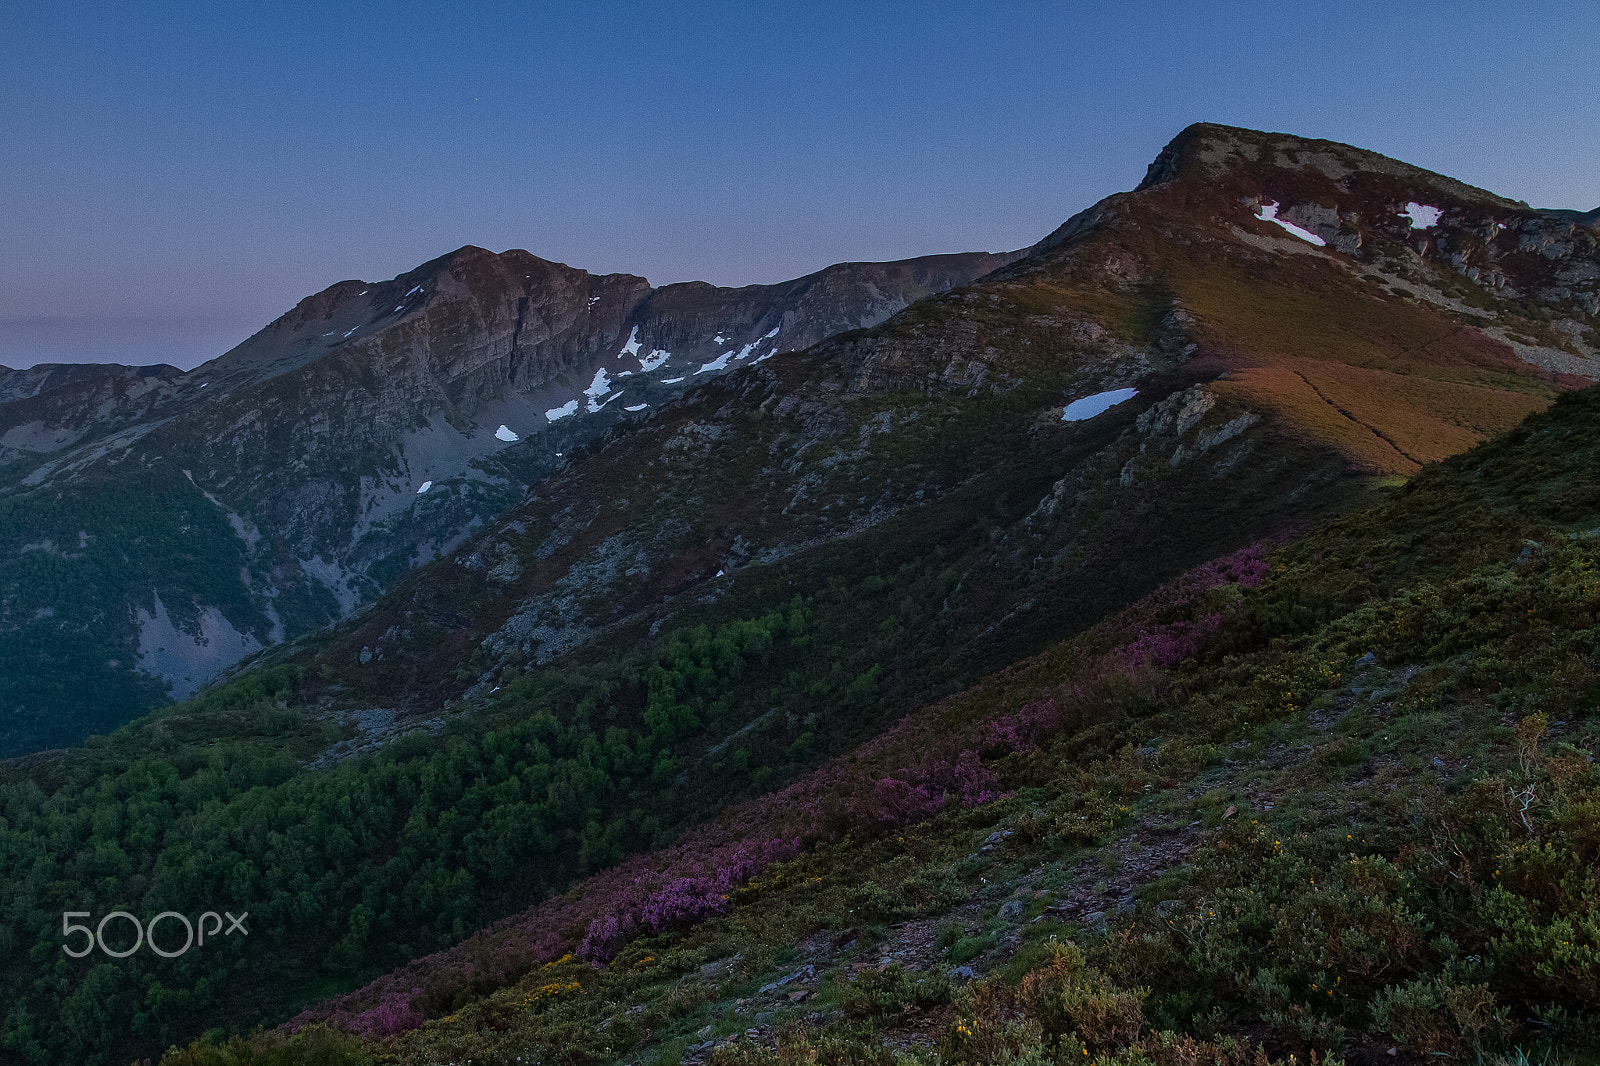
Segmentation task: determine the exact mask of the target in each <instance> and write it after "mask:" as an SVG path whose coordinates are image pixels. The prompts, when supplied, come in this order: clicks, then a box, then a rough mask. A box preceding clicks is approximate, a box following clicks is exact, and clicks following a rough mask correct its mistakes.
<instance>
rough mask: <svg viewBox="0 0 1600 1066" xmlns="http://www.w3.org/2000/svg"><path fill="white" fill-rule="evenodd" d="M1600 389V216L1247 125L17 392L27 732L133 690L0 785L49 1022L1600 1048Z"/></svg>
mask: <svg viewBox="0 0 1600 1066" xmlns="http://www.w3.org/2000/svg"><path fill="white" fill-rule="evenodd" d="M1596 379H1600V233H1597V231H1596V229H1595V225H1594V216H1593V213H1592V212H1591V213H1589V214H1583V213H1580V212H1576V211H1554V210H1538V209H1534V208H1530V207H1529V206H1528V205H1526V204H1523V203H1519V202H1516V201H1512V200H1508V199H1505V198H1503V197H1500V196H1497V195H1495V194H1493V193H1491V192H1487V191H1484V190H1481V189H1476V188H1473V187H1470V186H1468V185H1465V184H1463V183H1461V182H1459V181H1456V180H1454V179H1451V178H1448V177H1445V176H1442V175H1438V174H1433V173H1430V172H1428V171H1425V170H1422V169H1419V168H1416V167H1412V166H1409V165H1407V164H1405V163H1402V162H1398V161H1396V160H1393V159H1388V158H1386V157H1383V156H1380V155H1377V154H1374V153H1372V152H1368V151H1364V150H1361V149H1359V148H1353V147H1350V146H1347V145H1341V144H1336V143H1332V142H1328V141H1319V140H1310V139H1305V138H1300V137H1295V136H1289V135H1283V134H1272V133H1262V132H1257V131H1252V130H1244V129H1236V128H1231V127H1224V126H1215V125H1197V126H1192V127H1190V128H1189V129H1187V130H1185V131H1183V132H1182V133H1181V134H1180V135H1179V136H1178V137H1177V138H1176V139H1175V140H1173V141H1172V143H1171V144H1169V145H1168V146H1167V147H1166V148H1165V149H1164V150H1163V151H1162V152H1161V153H1160V155H1159V156H1158V157H1157V158H1156V159H1155V161H1154V162H1153V163H1152V164H1151V165H1150V167H1149V170H1148V172H1147V174H1146V175H1145V177H1144V179H1143V180H1142V181H1141V182H1139V183H1138V184H1137V186H1136V187H1135V188H1132V189H1131V190H1129V191H1127V192H1123V193H1119V194H1116V195H1114V196H1111V197H1108V198H1107V199H1105V200H1103V201H1101V202H1100V203H1098V204H1095V205H1093V206H1092V207H1089V208H1088V209H1086V210H1083V211H1081V212H1079V213H1078V214H1076V215H1073V216H1072V217H1071V218H1069V219H1068V220H1067V221H1066V222H1065V223H1064V224H1063V225H1062V226H1061V227H1060V228H1058V229H1057V230H1056V231H1054V232H1053V233H1051V234H1048V235H1044V236H1043V237H1042V239H1041V240H1040V241H1039V242H1038V243H1037V244H1035V245H1033V246H1032V247H1030V248H1028V249H1025V250H1023V251H1022V252H1019V253H1015V254H1011V255H1004V256H987V255H970V256H949V257H932V258H928V259H919V260H908V261H905V262H902V263H893V264H847V265H843V266H839V267H834V268H829V270H826V271H822V272H821V273H819V274H815V275H811V276H809V277H807V278H802V279H799V280H797V281H794V282H789V283H786V284H784V285H778V286H757V287H749V288H744V289H716V288H712V287H710V286H704V285H697V284H689V285H673V286H666V287H663V288H660V289H652V288H651V287H650V286H649V285H648V283H647V282H645V281H644V280H643V279H640V278H634V277H630V276H625V275H611V276H606V277H595V276H591V275H588V274H585V273H583V272H582V271H578V270H574V269H571V268H568V267H565V266H561V265H559V264H553V263H548V262H545V261H543V260H539V259H537V258H535V257H533V256H531V255H528V254H527V253H523V252H508V253H505V254H502V255H494V254H491V253H488V252H484V251H482V250H479V249H472V248H468V249H462V250H461V251H459V252H456V253H452V254H451V255H449V256H446V257H444V258H442V259H439V260H436V261H434V262H432V263H429V264H426V265H424V266H423V267H420V268H418V269H417V270H416V271H413V272H412V273H410V274H407V275H403V276H402V277H400V278H397V279H395V280H394V281H392V282H385V283H381V284H367V283H364V282H344V283H341V284H339V285H336V286H334V287H332V288H330V289H328V290H326V291H325V292H323V293H320V294H318V295H317V296H315V297H311V298H310V299H308V300H306V301H304V302H303V303H302V304H301V305H299V306H298V307H297V308H296V309H295V310H294V311H292V312H291V313H290V314H288V315H286V316H284V317H283V318H282V319H280V320H278V321H277V322H275V323H273V324H272V325H271V326H269V327H268V328H267V329H266V330H264V331H263V332H262V333H260V334H258V335H257V336H256V337H254V338H252V339H251V340H250V341H247V342H246V343H245V344H243V345H241V346H240V347H239V348H238V349H235V350H234V351H233V352H230V353H228V354H227V355H225V356H223V357H222V358H220V359H218V360H216V361H215V362H213V363H210V364H206V365H205V366H202V367H200V368H198V369H197V370H194V371H191V372H189V373H187V374H177V373H174V372H172V371H171V370H170V368H164V367H155V368H140V369H137V370H135V369H130V368H112V369H107V368H87V369H82V370H74V371H70V372H69V371H67V370H66V369H64V368H39V369H36V370H34V371H28V372H25V373H24V374H21V375H14V376H11V377H7V378H5V379H4V381H3V388H4V390H5V391H4V395H5V396H7V397H9V399H7V400H6V404H5V406H4V407H0V411H3V412H5V415H4V417H6V418H7V419H10V420H11V421H9V422H7V423H6V425H7V426H8V427H9V428H7V429H6V430H5V433H6V436H5V437H4V440H5V442H6V447H7V448H8V449H9V450H8V451H7V452H6V453H5V455H6V458H5V462H6V464H7V465H6V467H5V470H6V479H7V480H6V481H5V484H4V488H3V489H0V532H3V535H4V538H5V539H4V545H6V548H5V551H6V552H7V553H8V554H6V555H4V556H3V558H0V566H3V568H4V569H3V570H0V573H3V575H4V581H5V582H6V583H5V585H4V588H3V593H4V595H5V597H6V599H5V601H4V614H3V616H0V617H3V622H4V625H5V626H7V627H8V628H7V631H6V632H7V640H6V642H5V644H4V652H3V654H4V656H5V659H4V661H3V662H0V680H3V684H4V686H5V688H4V693H5V699H6V700H8V701H9V702H8V704H7V707H8V709H7V710H6V712H5V713H6V714H8V715H9V716H10V717H9V718H7V719H6V721H7V722H8V723H9V724H8V726H7V728H8V729H10V730H11V732H10V734H9V736H10V737H11V739H10V741H9V743H10V745H11V749H12V750H14V751H20V750H22V749H23V748H25V747H28V746H37V744H39V743H41V742H45V741H59V740H61V739H72V738H73V737H75V736H77V735H78V733H81V732H82V731H85V730H90V729H100V730H106V732H105V734H104V735H96V736H92V737H90V738H89V739H88V740H87V742H86V743H85V744H84V745H83V746H82V747H78V748H73V749H70V750H66V751H46V752H35V753H33V754H31V755H27V756H25V757H23V758H18V759H13V760H11V761H9V762H7V763H4V764H0V816H3V817H0V856H4V858H5V862H4V863H3V864H0V884H3V893H0V900H3V901H4V907H5V910H4V912H3V913H4V917H5V921H6V922H7V923H8V924H7V925H6V926H5V927H4V929H3V930H0V932H3V933H4V936H5V939H4V940H0V946H5V947H6V948H7V953H6V954H4V955H0V982H3V984H0V987H3V990H4V992H5V995H4V997H3V1002H5V1004H6V1008H5V1010H6V1014H5V1017H4V1028H0V1039H3V1040H4V1041H8V1042H9V1043H4V1044H0V1047H4V1048H6V1049H8V1050H9V1049H11V1048H17V1049H22V1050H21V1051H20V1052H19V1053H23V1054H25V1055H27V1056H31V1057H30V1058H27V1059H26V1061H38V1062H47V1061H74V1062H113V1061H126V1060H128V1059H130V1058H136V1057H138V1056H141V1055H143V1056H159V1055H160V1054H161V1051H162V1049H163V1048H168V1047H171V1050H169V1051H168V1053H167V1056H166V1058H164V1059H162V1061H163V1062H164V1063H166V1064H167V1066H177V1064H179V1063H189V1064H200V1063H204V1064H211V1063H222V1062H230V1063H233V1062H259V1063H266V1062H292V1061H305V1062H313V1061H335V1060H342V1061H352V1062H377V1061H399V1062H405V1063H418V1064H421V1063H437V1062H462V1061H475V1062H516V1061H571V1062H608V1061H645V1060H649V1061H662V1062H679V1061H681V1062H693V1063H700V1062H709V1063H717V1064H719V1066H723V1064H730V1063H735V1062H741V1063H742V1062H749V1063H763V1064H766V1063H773V1064H776V1063H780V1062H811V1061H850V1062H890V1061H897V1060H896V1059H895V1058H894V1057H895V1056H896V1055H899V1056H904V1057H907V1058H909V1059H910V1060H911V1061H916V1062H930V1063H931V1062H934V1061H939V1062H962V1063H967V1062H970V1063H986V1062H999V1061H1018V1062H1020V1061H1031V1062H1043V1061H1055V1062H1061V1061H1068V1060H1070V1061H1074V1062H1076V1061H1079V1060H1080V1059H1082V1060H1083V1061H1085V1062H1088V1061H1091V1060H1092V1061H1095V1062H1106V1063H1110V1062H1115V1063H1118V1064H1126V1066H1136V1064H1139V1066H1142V1064H1145V1063H1160V1064H1163V1066H1167V1064H1171V1066H1178V1064H1180V1063H1184V1064H1186V1063H1196V1062H1202V1061H1204V1062H1215V1063H1227V1064H1230V1066H1232V1064H1235V1063H1236V1064H1238V1066H1247V1064H1253V1066H1261V1064H1263V1063H1267V1062H1278V1063H1282V1064H1285V1066H1290V1064H1294V1063H1298V1062H1302V1061H1306V1060H1308V1059H1309V1060H1310V1061H1316V1062H1323V1061H1331V1060H1330V1056H1339V1055H1344V1054H1348V1055H1349V1056H1350V1057H1351V1058H1352V1059H1355V1060H1358V1061H1364V1062H1365V1061H1382V1062H1389V1061H1395V1060H1397V1059H1402V1058H1403V1061H1406V1062H1418V1063H1420V1062H1424V1061H1433V1058H1432V1057H1433V1056H1452V1057H1460V1056H1465V1055H1469V1054H1475V1053H1477V1052H1479V1051H1482V1049H1484V1048H1486V1047H1490V1046H1491V1045H1492V1044H1493V1041H1496V1040H1500V1041H1504V1040H1521V1039H1524V1037H1528V1038H1529V1039H1531V1038H1532V1037H1530V1036H1528V1034H1540V1033H1543V1034H1547V1035H1548V1036H1549V1039H1551V1040H1558V1041H1561V1042H1562V1043H1561V1046H1563V1047H1567V1046H1573V1047H1576V1046H1578V1045H1579V1044H1581V1042H1582V1041H1584V1040H1587V1039H1590V1038H1592V1037H1593V1036H1594V1034H1595V1033H1596V1032H1600V1030H1597V1029H1596V1028H1595V1026H1596V1021H1595V1018H1596V1014H1595V1011H1596V1010H1597V1009H1600V998H1597V991H1596V988H1597V986H1596V984H1595V981H1594V965H1595V963H1594V960H1595V955H1594V950H1595V945H1594V943H1593V941H1594V937H1593V935H1592V934H1593V930H1594V928H1595V924H1594V923H1595V921H1596V902H1595V898H1594V893H1593V892H1592V884H1593V881H1594V869H1593V867H1594V863H1595V848H1594V839H1593V832H1592V824H1591V823H1592V821H1593V819H1592V812H1593V809H1594V804H1595V803H1596V802H1597V799H1596V797H1597V795H1600V792H1597V789H1600V777H1597V776H1596V771H1595V770H1594V769H1593V751H1594V749H1595V747H1596V745H1597V744H1600V734H1597V732H1596V729H1595V725H1594V722H1593V714H1594V709H1593V708H1594V699H1595V695H1596V691H1597V690H1596V686H1595V683H1594V678H1595V676H1596V672H1597V671H1600V663H1596V662H1595V660H1594V653H1593V620H1594V611H1595V609H1596V608H1597V607H1600V599H1597V597H1600V591H1597V586H1596V584H1595V582H1594V579H1593V575H1592V564H1593V559H1592V558H1591V555H1592V548H1593V544H1594V531H1595V530H1596V529H1597V528H1600V496H1597V495H1596V492H1595V490H1594V482H1593V478H1592V477H1590V476H1588V474H1587V471H1588V470H1589V469H1590V467H1591V466H1592V462H1593V456H1594V455H1595V454H1596V450H1597V449H1600V442H1597V434H1596V425H1597V424H1600V423H1597V422H1596V421H1595V417H1594V415H1595V411H1594V408H1595V405H1596V402H1597V401H1596V399H1595V396H1596V394H1595V392H1594V390H1593V389H1592V388H1591V387H1590V386H1591V385H1592V383H1593V382H1595V381H1596ZM91 397H93V398H92V399H91ZM241 659H243V660H244V661H243V662H242V664H241V665H239V666H236V667H235V668H234V669H233V670H232V671H230V672H228V673H227V674H225V675H224V676H221V677H220V678H218V679H217V680H215V681H214V682H213V683H210V684H207V685H205V686H204V687H200V688H198V689H194V687H195V686H198V685H201V683H202V682H203V681H204V679H205V678H207V677H212V676H213V675H215V674H216V673H217V672H218V671H220V670H222V668H224V667H225V666H227V665H228V664H230V663H235V662H237V661H239V660H241ZM191 689H194V691H192V692H191V691H190V690H191ZM108 693H109V694H108ZM175 694H181V695H186V696H187V698H186V699H184V700H183V701H182V702H180V703H177V704H175V705H170V706H164V707H160V708H159V709H157V710H155V711H153V712H152V713H143V714H141V713H140V712H142V711H144V710H146V709H148V708H152V707H156V706H157V705H158V704H160V703H162V702H163V701H165V700H167V699H168V698H169V697H171V696H173V695H175ZM63 708H67V709H69V710H70V711H71V713H66V712H64V711H63ZM136 715H137V716H136ZM129 719H131V720H129ZM74 730H77V731H78V733H75V732H73V731H74ZM1586 812H1587V813H1586ZM195 899H204V900H207V901H210V903H211V905H212V906H213V907H215V908H216V909H217V910H219V911H220V910H222V909H224V908H226V907H232V908H233V909H234V911H238V910H248V911H249V912H250V914H251V916H252V918H251V920H252V922H253V923H254V924H253V926H252V934H251V938H250V939H249V940H248V941H245V940H243V939H239V940H234V941H228V942H226V943H224V944H221V945H220V946H218V945H213V947H214V948H215V950H211V949H209V948H208V952H207V953H205V954H196V955H194V956H192V957H190V958H188V959H186V960H185V961H184V963H183V966H184V967H186V968H182V969H180V968H163V967H164V965H165V964H164V962H163V961H162V960H161V959H158V958H155V957H153V956H152V957H146V956H143V955H136V956H130V957H129V959H127V960H125V961H124V963H123V965H121V966H119V967H109V966H96V965H94V960H86V961H84V962H81V963H80V962H77V961H75V960H69V959H65V958H63V957H58V956H57V955H56V953H55V952H54V944H55V943H56V942H57V940H53V939H51V938H52V937H54V936H56V933H57V931H58V925H57V924H56V923H58V922H59V920H60V915H59V913H58V912H59V911H60V906H59V905H58V904H59V903H60V902H61V901H62V900H71V901H72V902H73V904H74V905H76V906H80V907H83V908H86V909H91V912H92V913H94V914H96V915H99V914H103V913H106V912H109V911H111V910H116V909H122V910H127V911H129V912H130V913H137V914H147V913H148V914H157V913H160V912H162V911H163V910H166V909H181V908H182V907H183V906H184V905H185V901H192V900H195ZM36 942H37V943H40V944H43V945H44V948H42V949H39V950H37V951H35V952H34V955H40V951H43V952H45V953H47V954H48V955H49V957H50V958H51V959H53V960H55V961H54V964H53V965H54V967H55V968H54V970H53V971H50V972H49V973H45V972H44V971H43V970H41V968H40V967H39V966H38V965H35V960H34V959H33V957H32V956H29V955H28V954H27V952H25V951H20V950H18V951H12V950H10V946H11V945H27V944H32V943H36ZM260 945H267V946H270V948H271V950H270V952H268V951H265V950H261V948H260V947H259V946H260ZM40 957H41V958H42V957H43V956H42V955H40ZM41 974H43V975H41ZM54 1018H60V1019H68V1020H69V1021H70V1024H67V1025H64V1026H55V1027H52V1026H50V1025H48V1024H46V1023H44V1022H43V1021H42V1019H54ZM258 1026H265V1027H267V1028H264V1029H261V1030H260V1031H257V1027H258ZM274 1026H277V1027H278V1028H275V1029H274V1028H271V1027H274ZM230 1033H231V1034H233V1035H232V1036H229V1035H228V1034H230ZM252 1033H253V1034H254V1035H250V1034H252ZM202 1034H209V1035H206V1036H205V1037H204V1039H201V1037H202ZM185 1044H187V1045H188V1046H187V1047H184V1045H185ZM172 1045H177V1046H175V1047H172ZM1494 1046H1498V1045H1494Z"/></svg>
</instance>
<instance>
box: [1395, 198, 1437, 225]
mask: <svg viewBox="0 0 1600 1066" xmlns="http://www.w3.org/2000/svg"><path fill="white" fill-rule="evenodd" d="M1400 214H1401V215H1403V216H1405V217H1406V218H1409V219H1410V220H1411V228H1412V229H1432V228H1433V227H1434V226H1437V225H1438V224H1439V216H1440V215H1442V214H1444V212H1443V211H1441V210H1440V209H1439V208H1437V207H1429V206H1428V205H1427V204H1419V203H1416V202H1414V201H1413V202H1412V203H1409V204H1406V209H1405V210H1404V211H1402V212H1400Z"/></svg>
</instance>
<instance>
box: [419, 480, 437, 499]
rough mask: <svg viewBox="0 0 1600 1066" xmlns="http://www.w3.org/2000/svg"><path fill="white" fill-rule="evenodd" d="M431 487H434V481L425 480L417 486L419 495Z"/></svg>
mask: <svg viewBox="0 0 1600 1066" xmlns="http://www.w3.org/2000/svg"><path fill="white" fill-rule="evenodd" d="M431 488H433V482H431V481H424V482H423V483H422V484H420V485H418V486H417V495H418V496H421V495H422V494H423V493H424V492H427V491H428V490H429V489H431Z"/></svg>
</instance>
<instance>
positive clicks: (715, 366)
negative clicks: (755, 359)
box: [678, 348, 733, 381]
mask: <svg viewBox="0 0 1600 1066" xmlns="http://www.w3.org/2000/svg"><path fill="white" fill-rule="evenodd" d="M732 358H733V349H731V348H730V349H729V350H728V351H725V352H723V353H722V354H721V355H719V356H717V357H716V358H715V359H713V360H711V362H709V363H704V364H702V365H701V367H700V369H699V370H696V371H695V373H696V374H708V373H710V372H711V371H713V370H726V369H728V360H729V359H732ZM678 380H680V381H681V380H683V379H682V378H679V379H678Z"/></svg>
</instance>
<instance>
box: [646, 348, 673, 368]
mask: <svg viewBox="0 0 1600 1066" xmlns="http://www.w3.org/2000/svg"><path fill="white" fill-rule="evenodd" d="M671 358H672V353H671V352H667V351H662V350H661V349H660V348H657V349H656V350H655V351H653V352H651V353H650V354H649V355H641V356H640V357H639V370H640V372H641V373H644V374H648V373H650V372H651V371H654V370H657V369H659V368H660V367H661V366H663V365H664V364H665V363H666V361H667V360H668V359H671Z"/></svg>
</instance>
